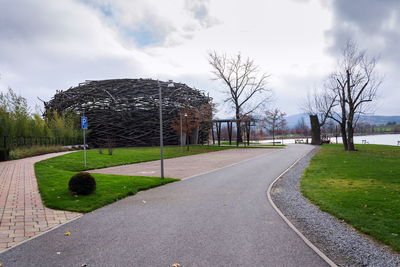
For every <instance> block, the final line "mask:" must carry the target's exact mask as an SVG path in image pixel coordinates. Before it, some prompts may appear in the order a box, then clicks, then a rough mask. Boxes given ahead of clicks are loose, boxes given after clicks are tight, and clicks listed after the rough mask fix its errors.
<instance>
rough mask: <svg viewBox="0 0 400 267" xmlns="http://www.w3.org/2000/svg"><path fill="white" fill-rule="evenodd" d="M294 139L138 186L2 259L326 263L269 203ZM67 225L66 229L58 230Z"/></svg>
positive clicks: (13, 262)
mask: <svg viewBox="0 0 400 267" xmlns="http://www.w3.org/2000/svg"><path fill="white" fill-rule="evenodd" d="M311 149H312V146H307V145H292V146H289V147H288V148H287V149H282V150H277V151H276V152H273V153H267V154H265V155H262V156H260V157H257V158H254V159H251V160H248V161H245V162H241V163H239V164H236V165H234V166H230V167H227V168H224V169H220V170H216V171H213V172H211V173H207V174H204V175H199V176H196V177H194V178H192V179H187V180H183V181H181V182H176V183H172V184H168V185H166V186H162V187H158V188H155V189H151V190H148V191H144V192H140V193H138V194H137V195H135V196H132V197H128V198H125V199H123V200H121V201H119V202H116V203H114V204H111V205H109V206H106V207H104V208H101V209H98V210H96V211H94V212H92V213H89V214H86V215H85V216H83V217H81V218H79V219H77V220H74V221H72V222H70V223H67V224H65V225H63V226H61V227H59V228H57V229H55V230H53V231H50V232H48V233H46V234H44V235H41V236H39V237H37V238H35V239H33V240H31V241H29V242H26V243H23V244H22V245H19V246H16V247H14V248H12V249H10V250H8V251H6V252H4V253H2V254H0V262H2V263H3V264H4V266H82V265H83V264H87V266H164V267H165V266H171V265H172V264H173V263H179V264H181V266H326V265H327V264H326V263H325V262H324V261H323V260H322V259H321V258H320V257H319V256H318V255H317V254H316V253H315V252H314V251H312V250H311V249H310V248H309V247H308V246H307V245H306V244H305V243H304V242H303V241H302V240H301V239H300V238H299V237H298V236H297V235H296V234H295V233H294V232H293V231H292V230H291V229H290V228H289V227H288V226H287V225H286V224H285V223H284V222H283V220H282V219H281V218H280V217H279V216H278V215H277V214H276V212H275V211H274V210H273V208H272V207H271V205H270V204H269V202H268V200H267V196H266V191H267V188H268V186H269V184H270V183H271V182H272V181H273V180H274V179H275V178H276V177H278V176H279V175H280V174H281V173H282V172H283V171H284V170H286V169H287V168H288V167H289V166H290V165H291V164H292V163H293V162H294V161H296V160H297V159H298V158H300V157H301V156H303V155H304V154H305V153H307V152H309V151H310V150H311ZM67 231H70V232H71V233H72V234H71V235H70V236H64V233H65V232H67Z"/></svg>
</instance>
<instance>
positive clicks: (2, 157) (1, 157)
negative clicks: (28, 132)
mask: <svg viewBox="0 0 400 267" xmlns="http://www.w3.org/2000/svg"><path fill="white" fill-rule="evenodd" d="M9 154H10V151H9V150H8V149H7V148H0V161H6V160H8V159H9Z"/></svg>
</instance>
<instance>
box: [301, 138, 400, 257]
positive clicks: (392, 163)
mask: <svg viewBox="0 0 400 267" xmlns="http://www.w3.org/2000/svg"><path fill="white" fill-rule="evenodd" d="M357 149H358V150H359V151H355V152H345V151H343V146H342V145H323V146H322V148H321V151H320V152H319V153H318V154H317V155H316V156H315V157H314V158H313V159H312V160H311V164H310V166H309V167H308V168H307V169H306V171H305V173H304V175H303V177H302V179H301V191H302V193H303V194H304V195H305V196H306V197H307V198H309V199H310V200H311V201H312V202H313V203H315V204H317V205H318V206H319V207H320V208H321V210H323V211H327V212H329V213H331V214H333V215H335V216H336V217H338V218H339V219H342V220H344V221H346V222H348V223H350V224H351V225H353V226H354V227H355V228H356V229H358V230H360V231H361V232H364V233H366V234H369V235H371V236H372V237H374V238H376V239H378V240H380V241H381V242H383V243H385V244H387V245H389V246H391V247H392V248H393V249H395V250H397V251H400V147H395V146H382V145H357Z"/></svg>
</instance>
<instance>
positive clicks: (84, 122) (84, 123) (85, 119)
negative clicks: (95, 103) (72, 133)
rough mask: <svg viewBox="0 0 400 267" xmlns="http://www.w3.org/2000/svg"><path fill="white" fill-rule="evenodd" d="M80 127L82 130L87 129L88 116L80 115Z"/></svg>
mask: <svg viewBox="0 0 400 267" xmlns="http://www.w3.org/2000/svg"><path fill="white" fill-rule="evenodd" d="M81 128H82V129H83V130H87V129H88V117H85V116H82V117H81Z"/></svg>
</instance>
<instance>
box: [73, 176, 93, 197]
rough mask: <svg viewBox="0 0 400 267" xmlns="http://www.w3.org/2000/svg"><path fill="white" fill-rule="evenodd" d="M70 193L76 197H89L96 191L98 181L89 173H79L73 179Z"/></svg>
mask: <svg viewBox="0 0 400 267" xmlns="http://www.w3.org/2000/svg"><path fill="white" fill-rule="evenodd" d="M68 188H69V191H71V193H72V194H76V195H89V194H91V193H92V192H93V191H94V190H95V189H96V180H95V179H94V178H93V176H92V175H91V174H90V173H88V172H79V173H77V174H75V175H74V176H72V177H71V179H70V180H69V183H68Z"/></svg>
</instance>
